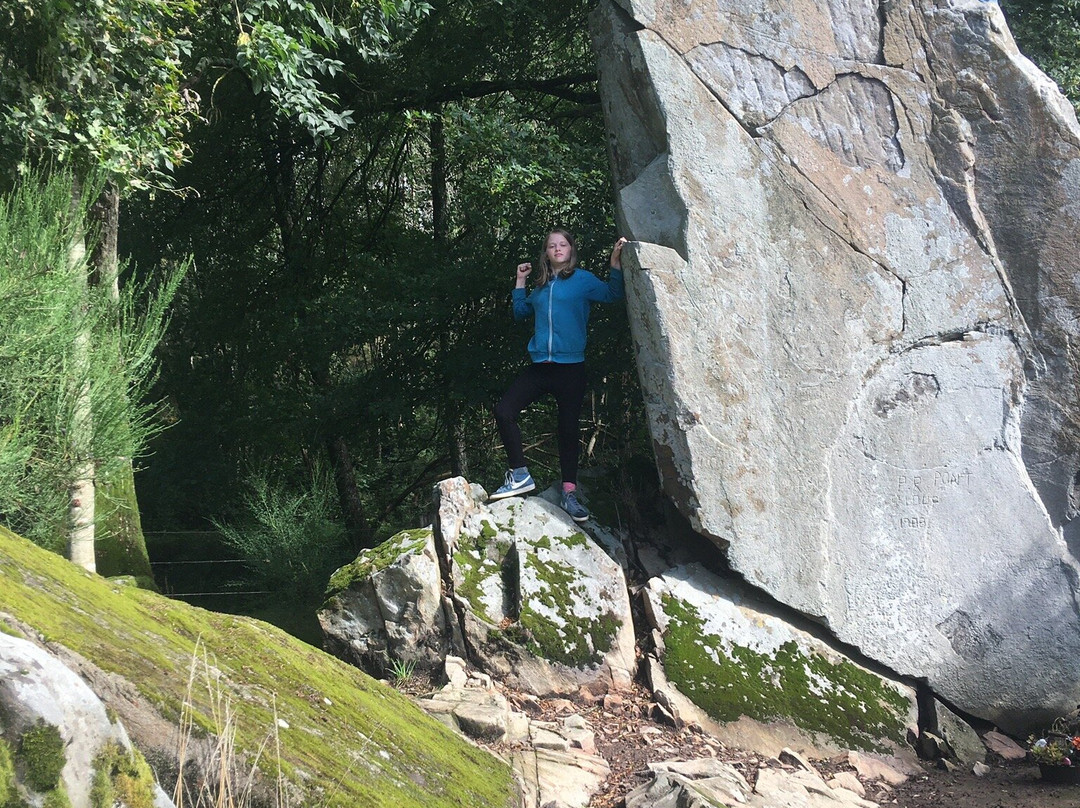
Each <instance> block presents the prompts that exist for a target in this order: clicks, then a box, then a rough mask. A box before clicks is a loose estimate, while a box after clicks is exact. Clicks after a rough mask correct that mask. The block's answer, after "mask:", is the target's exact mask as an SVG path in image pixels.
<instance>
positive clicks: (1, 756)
mask: <svg viewBox="0 0 1080 808" xmlns="http://www.w3.org/2000/svg"><path fill="white" fill-rule="evenodd" d="M15 794H16V791H15V761H14V760H13V759H12V756H11V747H10V746H9V745H8V742H7V741H5V740H4V739H3V738H0V806H7V804H8V801H9V800H12V799H13V798H14V797H15Z"/></svg>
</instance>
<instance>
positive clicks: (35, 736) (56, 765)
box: [18, 718, 65, 792]
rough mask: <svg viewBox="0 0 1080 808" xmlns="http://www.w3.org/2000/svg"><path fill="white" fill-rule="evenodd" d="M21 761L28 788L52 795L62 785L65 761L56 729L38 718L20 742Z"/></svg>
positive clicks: (59, 736) (60, 738)
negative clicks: (52, 791)
mask: <svg viewBox="0 0 1080 808" xmlns="http://www.w3.org/2000/svg"><path fill="white" fill-rule="evenodd" d="M18 757H19V759H20V760H21V761H22V762H23V765H24V766H25V767H26V768H25V770H26V776H25V781H26V785H27V786H29V787H30V788H32V789H33V790H34V791H40V792H46V791H51V790H52V789H54V788H56V787H57V786H58V785H59V784H60V772H61V770H62V769H63V768H64V762H65V757H64V739H63V738H62V737H61V735H60V730H59V729H58V728H57V727H55V726H53V725H52V724H48V723H46V722H45V721H43V720H41V719H40V718H39V719H38V721H37V723H36V724H34V726H32V727H30V729H28V730H26V731H25V732H24V733H23V734H22V737H21V738H20V739H19V752H18Z"/></svg>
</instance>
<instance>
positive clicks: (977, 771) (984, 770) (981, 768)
mask: <svg viewBox="0 0 1080 808" xmlns="http://www.w3.org/2000/svg"><path fill="white" fill-rule="evenodd" d="M971 773H972V774H974V775H975V776H976V777H986V775H988V774H990V767H989V766H987V765H986V764H985V763H982V762H977V763H976V764H975V765H974V766H972V767H971Z"/></svg>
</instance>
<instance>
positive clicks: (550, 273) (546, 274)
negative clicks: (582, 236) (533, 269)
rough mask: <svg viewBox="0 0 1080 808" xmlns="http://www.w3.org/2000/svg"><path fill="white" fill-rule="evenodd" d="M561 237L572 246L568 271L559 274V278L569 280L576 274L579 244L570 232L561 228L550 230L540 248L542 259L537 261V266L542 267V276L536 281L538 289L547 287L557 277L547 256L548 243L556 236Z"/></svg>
mask: <svg viewBox="0 0 1080 808" xmlns="http://www.w3.org/2000/svg"><path fill="white" fill-rule="evenodd" d="M556 234H557V235H560V236H562V237H563V238H564V239H566V242H567V243H568V244H569V245H570V263H569V264H568V265H567V267H566V269H564V270H562V271H561V272H559V273H558V274H559V277H560V278H563V279H564V280H565V279H566V278H569V277H570V276H571V275H573V274H574V267H576V266H577V242H576V241H575V240H574V237H573V235H571V233H570V232H569V231H568V230H563V229H562V228H561V227H556V228H554V229H553V230H549V231H548V234H547V235H546V236H544V243H543V245H542V246H541V247H540V257H539V258H537V259H536V264H537V266H539V267H540V275H539V277H538V278H537V279H536V288H537V289H539V288H540V287H542V286H546V285H547V282H548V281H550V280H551V279H552V278H554V277H555V268H554V267H553V266H552V265H551V262H550V261H549V260H548V256H547V243H548V239H549V238H551V237H552V236H554V235H556Z"/></svg>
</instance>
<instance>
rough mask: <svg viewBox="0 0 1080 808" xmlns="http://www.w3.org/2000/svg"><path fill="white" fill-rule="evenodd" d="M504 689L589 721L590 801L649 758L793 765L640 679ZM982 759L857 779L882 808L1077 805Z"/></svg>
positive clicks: (1077, 795)
mask: <svg viewBox="0 0 1080 808" xmlns="http://www.w3.org/2000/svg"><path fill="white" fill-rule="evenodd" d="M506 695H507V696H508V697H509V698H510V700H511V701H512V702H513V703H514V704H515V706H516V707H517V709H520V710H523V711H525V712H528V713H530V714H531V715H532V716H533V717H535V718H540V719H542V720H558V719H559V718H562V717H565V716H567V715H570V714H571V713H578V714H579V715H581V716H583V717H584V718H585V719H586V720H587V721H588V722H589V726H590V727H592V729H593V732H594V734H595V737H596V748H597V754H598V755H600V757H602V758H604V759H605V760H606V761H607V762H608V764H609V765H610V767H611V775H610V776H609V777H608V779H607V781H606V782H605V784H604V787H603V789H602V790H601V791H600V792H599V793H597V794H596V795H595V796H594V797H593V798H592V800H591V802H590V803H589V808H620V806H622V805H623V798H624V797H625V795H626V794H627V793H628V792H630V791H632V790H633V789H634V788H636V787H637V786H639V785H642V784H643V783H646V782H648V780H649V771H648V764H649V763H652V762H660V761H664V760H692V759H696V758H702V757H716V758H718V759H720V760H722V761H725V762H727V763H730V764H731V765H732V766H734V767H735V768H736V769H738V771H739V772H740V773H741V774H742V775H743V777H745V778H746V779H747V781H748V782H749V783H750V784H751V785H753V784H754V783H755V782H757V773H758V770H759V769H761V768H763V767H775V768H786V769H791V766H787V765H785V764H783V763H781V762H780V761H778V760H776V759H770V758H766V757H763V756H761V755H757V754H754V753H753V752H748V751H745V750H740V749H731V748H727V747H725V746H724V745H723V744H721V743H720V742H719V741H717V740H716V739H714V738H712V737H710V736H708V735H706V734H704V733H703V732H701V731H700V730H698V729H696V728H694V727H683V728H676V727H673V726H671V725H670V723H666V722H663V721H656V720H654V719H653V718H652V717H651V716H652V698H651V696H650V694H649V692H648V690H647V689H646V688H644V687H642V686H640V685H637V686H635V688H634V690H633V691H631V692H630V693H628V694H622V695H620V696H618V697H614V698H613V697H608V698H607V699H599V700H596V701H591V700H583V699H575V700H572V701H571V700H567V699H541V700H539V701H537V700H535V699H533V698H530V697H523V696H520V695H519V694H515V693H513V692H508V693H506ZM496 749H497V746H496ZM812 762H813V764H814V765H815V767H817V769H818V771H819V772H820V773H821V774H822V776H823V777H825V778H826V779H829V777H830V776H831V775H832V774H834V773H836V772H839V771H851V772H853V773H855V770H854V769H853V768H852V767H851V766H850V765H849V764H848V763H847V759H846V756H845V757H842V758H837V759H831V760H815V761H812ZM987 762H988V764H989V765H990V771H989V773H987V774H986V775H984V776H982V777H976V776H975V775H974V774H972V773H971V771H969V770H963V769H958V770H956V771H947V770H944V769H942V768H939V767H938V766H937V765H936V764H934V763H929V762H928V763H926V764H924V771H923V773H922V774H921V775H918V776H915V777H912V778H911V779H909V780H908V781H907V782H906V783H904V784H903V785H900V786H896V787H892V786H888V785H886V784H885V783H883V782H881V781H873V780H863V781H862V782H863V786H864V788H865V789H866V799H869V800H872V801H874V802H876V803H878V804H879V805H881V806H883V808H892V807H893V806H896V808H1080V786H1065V785H1048V784H1046V783H1044V782H1043V781H1042V780H1041V779H1040V777H1039V770H1038V767H1037V766H1035V765H1034V764H1031V763H1026V762H1021V763H1005V762H1004V761H1001V760H996V761H995V760H988V761H987Z"/></svg>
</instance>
